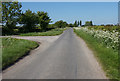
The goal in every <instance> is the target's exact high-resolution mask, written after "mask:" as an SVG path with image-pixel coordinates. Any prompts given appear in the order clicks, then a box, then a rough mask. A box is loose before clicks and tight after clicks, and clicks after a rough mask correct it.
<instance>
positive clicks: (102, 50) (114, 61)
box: [74, 29, 120, 81]
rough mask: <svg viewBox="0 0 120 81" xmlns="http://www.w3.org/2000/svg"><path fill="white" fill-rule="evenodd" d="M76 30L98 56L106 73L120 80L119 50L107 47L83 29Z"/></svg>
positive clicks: (111, 77)
mask: <svg viewBox="0 0 120 81" xmlns="http://www.w3.org/2000/svg"><path fill="white" fill-rule="evenodd" d="M74 32H75V33H76V34H77V35H78V36H80V37H81V38H82V39H83V40H85V42H86V43H87V45H88V47H90V48H91V49H92V50H93V52H94V55H95V56H96V57H97V59H98V61H99V62H100V64H101V65H102V67H103V70H104V71H105V72H106V75H107V76H108V77H109V78H110V79H117V80H119V81H120V77H119V72H118V67H119V62H118V52H117V51H116V52H115V51H114V50H113V49H111V48H106V47H105V46H104V45H103V44H101V43H100V42H99V41H98V40H97V39H95V38H93V37H92V36H91V35H89V34H87V33H86V32H84V31H82V30H75V29H74Z"/></svg>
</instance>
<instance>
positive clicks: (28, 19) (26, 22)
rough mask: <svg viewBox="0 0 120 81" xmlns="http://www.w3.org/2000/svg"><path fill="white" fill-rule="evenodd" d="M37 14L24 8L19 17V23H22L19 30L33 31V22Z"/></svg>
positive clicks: (35, 21)
mask: <svg viewBox="0 0 120 81" xmlns="http://www.w3.org/2000/svg"><path fill="white" fill-rule="evenodd" d="M37 21H38V20H37V15H36V14H35V13H33V12H32V11H30V10H26V12H25V13H22V15H21V17H20V24H23V28H21V30H20V31H21V32H33V31H35V24H37Z"/></svg>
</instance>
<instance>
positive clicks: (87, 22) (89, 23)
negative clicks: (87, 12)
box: [85, 21, 93, 26]
mask: <svg viewBox="0 0 120 81" xmlns="http://www.w3.org/2000/svg"><path fill="white" fill-rule="evenodd" d="M85 26H93V24H92V21H86V22H85Z"/></svg>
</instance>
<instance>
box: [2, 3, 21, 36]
mask: <svg viewBox="0 0 120 81" xmlns="http://www.w3.org/2000/svg"><path fill="white" fill-rule="evenodd" d="M21 7H22V5H21V3H18V2H2V24H4V28H3V32H4V33H6V34H14V31H13V29H14V28H15V27H16V24H17V23H18V21H19V17H20V15H21Z"/></svg>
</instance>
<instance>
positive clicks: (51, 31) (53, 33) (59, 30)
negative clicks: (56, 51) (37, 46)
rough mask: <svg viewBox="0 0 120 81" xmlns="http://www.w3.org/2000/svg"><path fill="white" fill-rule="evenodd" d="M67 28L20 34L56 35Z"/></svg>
mask: <svg viewBox="0 0 120 81" xmlns="http://www.w3.org/2000/svg"><path fill="white" fill-rule="evenodd" d="M65 29H66V28H57V29H53V30H50V31H46V32H32V33H23V34H20V36H55V35H60V34H62V33H63V31H64V30H65Z"/></svg>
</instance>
